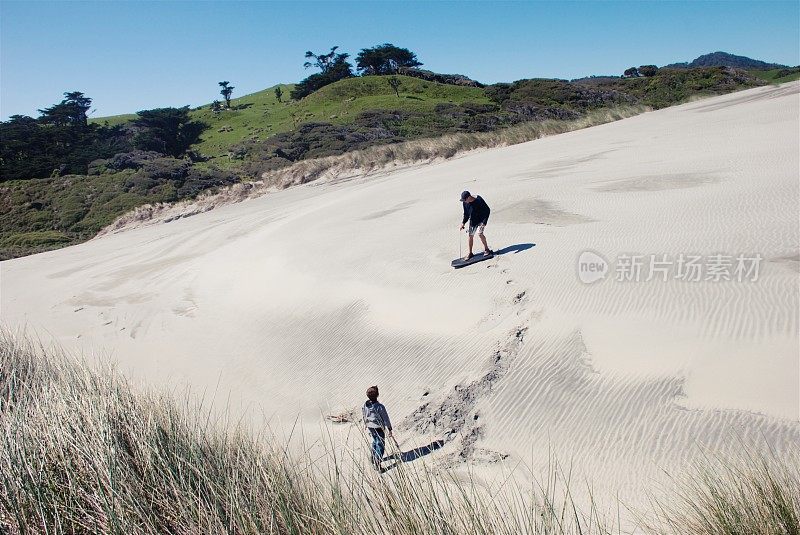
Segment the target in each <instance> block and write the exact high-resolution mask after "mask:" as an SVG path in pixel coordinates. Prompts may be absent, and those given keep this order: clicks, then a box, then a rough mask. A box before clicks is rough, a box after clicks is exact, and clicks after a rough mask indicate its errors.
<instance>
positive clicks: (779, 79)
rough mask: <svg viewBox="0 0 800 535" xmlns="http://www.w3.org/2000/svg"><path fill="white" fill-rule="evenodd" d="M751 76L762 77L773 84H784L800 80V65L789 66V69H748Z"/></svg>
mask: <svg viewBox="0 0 800 535" xmlns="http://www.w3.org/2000/svg"><path fill="white" fill-rule="evenodd" d="M747 72H748V73H749V74H750V75H751V76H754V77H756V78H760V79H761V80H765V81H767V82H770V83H772V84H782V83H784V82H792V81H794V80H800V67H789V68H788V69H769V70H766V71H762V70H752V71H747Z"/></svg>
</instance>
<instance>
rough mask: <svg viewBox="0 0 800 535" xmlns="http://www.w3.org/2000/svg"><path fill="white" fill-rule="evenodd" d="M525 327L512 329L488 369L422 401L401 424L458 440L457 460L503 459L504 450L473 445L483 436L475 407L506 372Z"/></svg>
mask: <svg viewBox="0 0 800 535" xmlns="http://www.w3.org/2000/svg"><path fill="white" fill-rule="evenodd" d="M527 330H528V328H527V327H519V328H517V329H515V330H514V331H512V333H513V334H512V336H511V339H510V340H509V341H508V342H507V343H505V344H504V345H503V346H502V347H500V348H498V349H497V350H496V351H495V352H494V355H492V360H491V363H490V366H489V369H488V371H486V372H485V373H484V374H483V375H482V376H481V377H480V378H479V379H476V380H474V381H472V382H471V383H469V384H467V385H464V384H457V385H456V386H454V387H453V389H452V391H451V392H450V393H449V394H447V395H446V396H444V398H442V399H440V400H439V401H431V402H428V403H425V404H423V405H422V406H421V407H419V408H418V409H417V410H415V411H414V412H413V413H411V414H410V415H409V416H407V417H406V418H405V419H404V420H403V423H402V425H403V427H406V428H411V429H414V430H415V431H418V432H419V433H422V434H427V435H431V434H433V435H440V436H442V437H443V438H444V440H445V441H446V442H451V441H458V440H459V439H460V444H459V447H458V453H457V460H462V461H465V460H469V459H472V460H483V461H485V460H487V459H488V460H500V459H503V458H505V457H506V455H505V454H503V453H499V452H489V451H488V450H487V451H484V450H479V449H477V448H475V443H476V442H477V441H478V439H479V438H480V437H481V436H482V435H483V426H482V425H481V424H480V423H478V422H479V420H480V414H479V413H478V412H476V406H477V405H478V402H479V401H480V400H481V398H483V397H485V396H486V395H487V394H489V393H490V392H491V391H492V388H493V387H494V385H495V384H496V383H497V382H498V381H499V380H500V379H502V378H503V376H504V375H505V374H506V372H507V371H508V369H509V367H510V365H511V361H512V360H513V359H514V357H516V355H517V354H518V353H519V350H520V348H521V347H522V343H523V341H524V338H525V333H526V332H527Z"/></svg>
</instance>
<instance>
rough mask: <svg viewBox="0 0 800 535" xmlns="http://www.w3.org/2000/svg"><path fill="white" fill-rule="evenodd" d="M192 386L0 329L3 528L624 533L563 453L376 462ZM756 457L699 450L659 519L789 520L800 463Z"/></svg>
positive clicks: (789, 528)
mask: <svg viewBox="0 0 800 535" xmlns="http://www.w3.org/2000/svg"><path fill="white" fill-rule="evenodd" d="M188 399H189V398H186V399H184V400H183V402H182V403H178V402H177V401H176V399H175V398H174V397H171V396H167V395H164V394H159V393H157V392H155V391H146V390H142V389H141V388H137V387H135V386H134V385H132V384H131V383H130V382H129V381H128V380H126V379H125V378H123V377H122V376H121V375H120V374H118V373H117V372H116V371H115V370H114V369H112V368H111V367H108V366H101V367H99V368H97V369H95V368H91V367H89V366H88V365H87V364H85V363H84V362H83V361H79V360H77V359H75V358H74V357H72V356H70V355H68V354H65V353H64V352H62V351H60V350H56V349H52V348H45V347H43V346H42V345H41V344H40V343H38V342H35V341H34V340H32V339H31V338H28V337H26V336H24V335H19V334H18V333H12V332H10V331H8V330H0V430H2V439H0V532H2V533H11V534H23V533H52V534H61V533H104V534H105V533H114V534H117V533H119V534H123V533H125V534H134V533H145V534H156V533H174V534H189V533H193V534H194V533H231V534H250V533H252V534H256V533H265V534H266V533H275V534H364V535H366V534H398V535H406V534H408V535H410V534H428V533H430V534H519V533H536V534H565V533H569V534H589V533H598V534H610V533H621V531H620V530H619V526H617V525H615V522H613V521H609V520H608V519H607V518H604V517H603V515H601V514H599V513H598V511H597V509H596V508H595V507H593V506H591V507H590V508H589V511H580V510H579V509H578V508H577V506H576V505H575V503H574V501H573V500H572V498H571V494H570V491H569V477H568V475H567V473H565V471H564V470H561V469H560V468H558V466H557V464H555V463H554V464H553V466H555V467H556V468H554V469H553V470H551V471H550V473H549V474H548V475H547V476H546V477H545V479H544V480H543V481H542V482H541V483H540V484H538V485H536V486H534V487H533V488H523V487H521V486H519V485H516V484H514V482H513V480H510V482H509V483H508V484H506V485H505V486H504V487H503V488H502V489H495V490H494V492H492V493H488V492H486V491H485V490H484V489H483V488H482V487H481V486H479V485H477V484H476V483H475V482H474V481H473V480H471V479H470V478H466V479H464V478H463V477H462V478H459V477H457V476H456V475H455V474H454V473H451V472H448V471H446V470H439V469H436V468H434V467H433V466H431V465H428V464H425V463H424V462H420V463H411V464H400V465H398V468H397V469H395V470H392V471H390V472H388V473H386V474H384V475H382V476H381V475H378V474H377V473H375V472H374V471H373V470H372V469H371V468H366V466H367V464H368V463H365V462H363V459H361V457H360V455H361V454H360V453H359V452H354V451H350V450H342V449H341V448H328V449H327V450H326V453H325V454H324V455H323V456H322V457H321V458H320V457H319V456H315V455H311V454H310V453H306V454H303V453H302V452H296V451H292V452H289V451H288V450H287V448H286V447H285V446H283V445H282V444H281V442H279V441H277V440H276V439H275V438H274V437H271V436H270V435H268V434H257V433H253V432H252V431H249V430H247V429H245V428H243V427H241V426H237V425H232V424H229V423H226V422H225V421H224V420H222V419H220V418H219V417H212V413H211V412H210V411H207V410H205V409H204V408H203V407H202V406H200V405H197V404H195V403H193V402H191V401H187V400H188ZM331 444H332V442H331ZM309 451H310V450H309ZM750 459H751V461H750V462H749V464H746V465H745V466H744V467H742V466H741V465H738V464H735V463H732V462H727V464H723V465H718V464H703V465H701V468H700V471H699V472H698V474H696V475H695V477H694V478H690V479H687V480H686V481H684V482H681V483H679V484H677V487H676V488H677V489H678V490H677V491H676V492H677V496H676V498H675V499H674V500H672V501H671V502H670V503H669V505H668V506H665V505H662V504H660V503H657V504H656V507H655V511H656V514H655V515H654V516H653V518H655V519H656V521H657V522H656V524H655V527H652V528H650V529H651V531H652V532H653V533H694V534H697V535H704V534H734V533H737V534H745V533H747V534H757V535H760V534H768V533H769V534H772V533H785V534H789V535H794V534H796V533H797V519H798V514H800V504H799V503H798V500H800V498H799V497H800V473H799V471H798V465H793V466H791V467H790V466H788V465H782V464H779V463H778V464H775V463H773V462H765V461H763V459H761V458H760V457H758V456H753V457H750ZM759 459H761V460H759Z"/></svg>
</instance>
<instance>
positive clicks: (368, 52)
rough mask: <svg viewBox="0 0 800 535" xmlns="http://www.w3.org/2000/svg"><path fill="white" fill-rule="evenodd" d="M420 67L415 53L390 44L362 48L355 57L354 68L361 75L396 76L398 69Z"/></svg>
mask: <svg viewBox="0 0 800 535" xmlns="http://www.w3.org/2000/svg"><path fill="white" fill-rule="evenodd" d="M420 65H422V63H421V62H419V61H418V60H417V55H416V54H415V53H413V52H411V51H410V50H409V49H407V48H400V47H397V46H394V45H393V44H391V43H384V44H382V45H378V46H375V47H372V48H364V49H362V50H361V52H359V53H358V56H356V67H357V68H358V70H359V71H360V72H361V73H363V74H396V73H397V71H398V69H399V68H400V67H419V66H420Z"/></svg>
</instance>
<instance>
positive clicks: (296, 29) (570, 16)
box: [0, 0, 800, 119]
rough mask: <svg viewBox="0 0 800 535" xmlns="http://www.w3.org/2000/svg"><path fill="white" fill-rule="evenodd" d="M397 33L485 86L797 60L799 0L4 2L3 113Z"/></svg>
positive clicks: (248, 71)
mask: <svg viewBox="0 0 800 535" xmlns="http://www.w3.org/2000/svg"><path fill="white" fill-rule="evenodd" d="M384 42H391V43H394V44H395V45H398V46H403V47H407V48H410V49H411V50H413V51H414V52H416V53H417V55H418V57H419V59H420V60H421V61H422V62H423V63H424V64H425V65H424V68H427V69H431V70H434V71H438V72H447V73H461V74H466V75H468V76H470V77H472V78H475V79H478V80H480V81H482V82H485V83H492V82H498V81H513V80H517V79H520V78H532V77H556V78H576V77H580V76H586V75H591V74H620V73H621V72H622V71H623V70H624V69H625V68H627V67H630V66H632V65H641V64H656V65H664V64H666V63H672V62H675V61H690V60H692V59H694V58H695V57H697V56H699V55H701V54H705V53H708V52H713V51H716V50H724V51H726V52H731V53H734V54H739V55H746V56H749V57H752V58H756V59H762V60H765V61H770V62H776V63H783V64H788V65H797V64H799V63H800V1H798V0H789V1H778V2H769V1H750V2H732V1H724V0H723V1H716V2H664V1H658V2H655V1H654V2H644V1H640V2H633V1H631V2H605V1H602V2H601V1H585V2H499V1H498V2H489V1H485V2H480V1H473V2H444V1H442V2H422V1H419V2H397V1H394V2H389V1H383V2H382V1H371V2H336V1H323V2H300V1H297V2H255V1H251V2H234V1H226V2H189V1H152V2H143V1H108V2H75V1H62V2H34V1H25V2H21V1H9V0H0V115H2V118H3V119H6V118H7V117H8V116H9V115H13V114H26V115H32V116H36V115H37V112H36V110H37V109H39V108H43V107H46V106H49V105H51V104H53V103H55V102H58V101H59V100H60V99H61V97H62V94H63V93H64V92H65V91H73V90H77V91H83V92H84V93H86V95H88V96H89V97H91V98H93V99H94V108H95V109H96V111H95V112H94V115H95V116H105V115H114V114H119V113H131V112H135V111H137V110H141V109H149V108H155V107H162V106H181V105H186V104H189V105H191V106H196V105H200V104H203V103H207V102H210V101H211V100H213V99H215V98H218V97H219V95H218V94H217V91H218V87H217V82H218V81H220V80H229V81H231V83H232V85H234V86H235V87H236V89H235V91H234V98H235V97H236V96H241V95H243V94H246V93H251V92H254V91H258V90H260V89H264V88H266V87H269V86H271V85H274V84H276V83H281V82H293V81H297V80H299V79H301V78H303V77H305V76H307V75H308V74H310V73H311V72H313V71H306V70H304V69H303V66H302V64H303V62H304V61H305V60H304V58H303V54H304V52H305V51H306V50H313V51H315V52H322V51H327V50H328V49H329V48H330V47H331V46H333V45H339V46H340V49H341V50H342V51H346V52H350V53H351V54H352V55H353V56H355V54H356V53H357V52H358V50H360V49H361V48H364V47H369V46H373V45H376V44H380V43H384Z"/></svg>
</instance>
